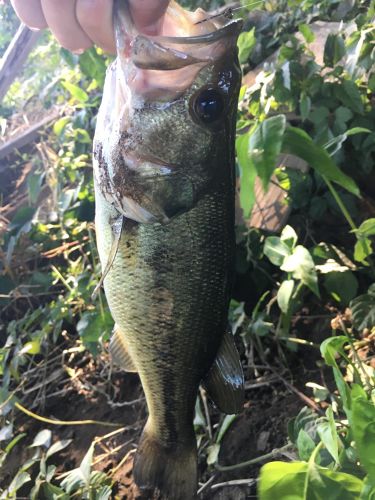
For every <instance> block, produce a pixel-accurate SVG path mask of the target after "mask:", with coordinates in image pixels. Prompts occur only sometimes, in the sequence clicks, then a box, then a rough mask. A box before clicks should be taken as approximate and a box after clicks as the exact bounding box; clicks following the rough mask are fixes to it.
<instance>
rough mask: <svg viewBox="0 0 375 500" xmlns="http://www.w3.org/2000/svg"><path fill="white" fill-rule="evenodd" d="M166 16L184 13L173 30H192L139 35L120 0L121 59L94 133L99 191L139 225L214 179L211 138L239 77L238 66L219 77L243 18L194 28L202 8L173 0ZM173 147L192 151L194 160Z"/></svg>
mask: <svg viewBox="0 0 375 500" xmlns="http://www.w3.org/2000/svg"><path fill="white" fill-rule="evenodd" d="M168 16H169V18H171V19H172V20H173V19H175V20H176V21H177V20H178V19H181V18H182V16H185V17H184V20H183V23H181V25H182V27H183V28H181V26H179V28H178V29H177V30H176V32H177V33H178V34H181V31H183V32H184V33H183V34H185V35H186V34H187V35H190V34H191V33H193V34H194V36H156V37H148V36H145V35H142V34H139V33H137V31H136V29H135V27H134V25H133V23H132V21H131V16H130V13H129V10H128V6H127V2H125V1H121V2H117V14H116V16H115V32H116V44H117V59H116V60H115V61H114V63H113V64H112V65H111V66H110V67H109V68H108V71H107V76H106V81H105V86H104V93H103V100H102V104H101V107H100V110H99V114H98V118H97V127H96V132H95V139H94V175H95V181H96V184H97V186H98V188H99V190H100V192H101V194H102V195H103V197H104V198H105V200H106V201H107V202H109V203H110V204H111V205H112V206H113V207H115V208H116V210H117V211H118V212H119V214H121V215H123V216H124V217H126V218H129V219H132V220H134V221H136V222H140V223H161V224H166V223H168V222H169V221H170V219H171V218H172V217H174V216H176V215H178V214H180V213H183V212H185V211H187V210H189V209H191V208H192V207H193V206H194V205H195V204H196V203H197V201H198V200H199V199H200V197H201V196H202V193H204V191H205V189H207V187H208V186H209V185H210V183H211V182H212V172H209V167H208V165H209V161H208V159H209V154H210V149H211V146H210V144H211V143H212V142H213V136H214V134H216V133H218V131H220V130H222V129H223V128H224V119H225V114H226V112H227V109H228V108H229V106H230V102H229V99H230V95H231V92H230V86H231V81H230V79H231V78H232V77H233V79H235V80H236V82H237V81H238V78H239V77H238V71H233V72H232V76H231V75H229V76H228V75H226V77H225V78H221V77H220V71H221V70H220V67H221V66H223V65H226V64H227V58H228V57H232V55H233V57H232V59H233V61H235V59H236V56H235V52H236V40H237V36H238V33H239V31H240V29H241V22H239V21H231V22H229V23H227V24H221V23H220V21H219V20H218V21H216V24H213V23H210V24H209V28H210V29H211V31H210V32H205V31H204V25H205V23H203V24H202V25H199V28H197V27H195V24H194V23H193V22H192V21H193V20H194V19H195V18H196V16H197V14H196V13H195V14H191V15H190V14H189V15H188V14H186V12H185V11H183V9H181V7H179V6H178V5H177V4H176V3H175V2H171V4H170V7H169V8H168V10H167V14H166V17H168ZM189 16H190V17H189ZM192 16H195V18H194V17H192ZM206 29H207V27H206ZM220 65H221V66H220ZM220 86H221V87H220ZM228 89H229V90H228ZM184 115H186V127H185V128H183V129H182V130H175V131H173V119H174V118H173V117H174V116H184ZM171 124H172V125H171ZM170 128H171V129H172V132H171V131H170V130H169V129H170ZM173 133H174V134H175V137H173V135H172V134H173ZM164 141H165V144H164ZM158 142H160V143H162V144H163V148H162V150H161V148H160V144H157V143H158ZM200 143H201V146H200V145H199V144H200ZM173 148H176V149H177V150H178V149H180V150H181V149H184V150H191V155H190V156H191V158H190V160H189V162H188V163H186V161H184V162H182V161H181V160H180V159H179V158H178V155H177V154H176V153H175V152H174V149H173ZM211 170H212V169H211Z"/></svg>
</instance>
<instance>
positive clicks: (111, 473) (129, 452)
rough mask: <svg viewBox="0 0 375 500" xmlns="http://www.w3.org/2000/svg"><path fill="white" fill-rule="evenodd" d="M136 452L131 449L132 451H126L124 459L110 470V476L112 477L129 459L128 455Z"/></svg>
mask: <svg viewBox="0 0 375 500" xmlns="http://www.w3.org/2000/svg"><path fill="white" fill-rule="evenodd" d="M136 451H137V450H136V449H133V450H130V451H128V453H127V454H126V455H125V456H124V458H123V459H122V460H121V461H120V462H119V463H118V464H117V465H116V467H115V468H114V469H112V470H111V472H110V476H114V475H115V474H116V472H117V471H118V470H119V469H120V468H121V467H122V466H123V465H124V463H125V462H126V461H127V460H128V458H129V457H130V455H132V454H133V453H135V452H136Z"/></svg>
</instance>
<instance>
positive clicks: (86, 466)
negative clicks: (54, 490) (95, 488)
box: [79, 443, 95, 487]
mask: <svg viewBox="0 0 375 500" xmlns="http://www.w3.org/2000/svg"><path fill="white" fill-rule="evenodd" d="M94 447H95V443H92V444H91V446H90V448H89V449H88V450H87V453H86V455H85V456H84V457H83V459H82V462H81V465H80V466H79V471H80V473H81V475H82V478H83V480H84V482H85V483H86V486H87V487H88V486H89V485H90V476H91V464H92V459H93V456H94Z"/></svg>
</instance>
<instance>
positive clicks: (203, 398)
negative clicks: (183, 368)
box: [199, 387, 213, 441]
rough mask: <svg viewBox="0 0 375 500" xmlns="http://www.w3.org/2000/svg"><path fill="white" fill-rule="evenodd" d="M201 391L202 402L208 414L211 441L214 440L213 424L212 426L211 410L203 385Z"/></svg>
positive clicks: (207, 420)
mask: <svg viewBox="0 0 375 500" xmlns="http://www.w3.org/2000/svg"><path fill="white" fill-rule="evenodd" d="M199 391H200V395H201V398H202V402H203V407H204V413H205V416H206V422H207V428H208V435H209V438H210V441H212V439H213V433H212V426H211V418H210V410H209V409H208V404H207V396H206V391H205V390H204V389H202V387H200V388H199Z"/></svg>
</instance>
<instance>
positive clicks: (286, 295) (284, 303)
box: [277, 280, 294, 314]
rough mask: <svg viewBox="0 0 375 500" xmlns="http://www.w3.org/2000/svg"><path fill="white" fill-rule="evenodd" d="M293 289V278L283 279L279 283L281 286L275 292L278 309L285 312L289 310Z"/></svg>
mask: <svg viewBox="0 0 375 500" xmlns="http://www.w3.org/2000/svg"><path fill="white" fill-rule="evenodd" d="M293 290H294V280H285V281H283V282H282V283H281V286H280V288H279V290H278V292H277V303H278V305H279V307H280V310H281V311H282V312H283V313H284V314H287V312H288V310H289V304H290V299H291V298H292V295H293Z"/></svg>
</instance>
